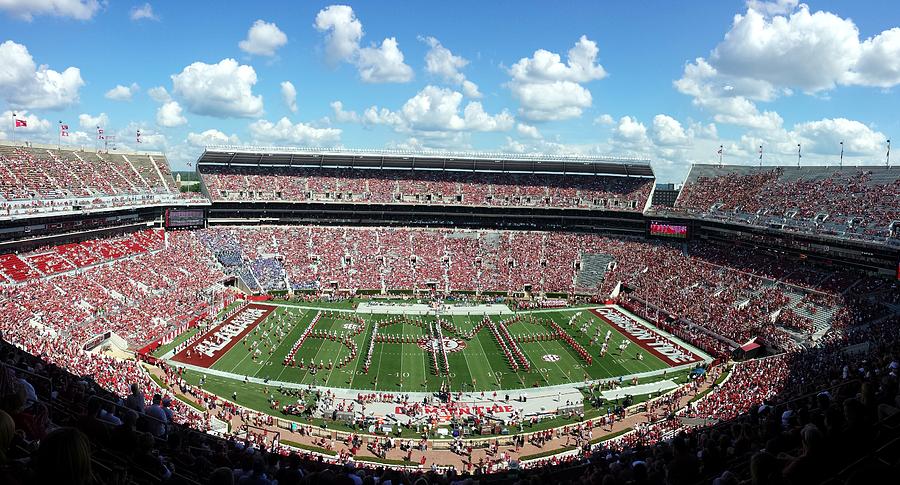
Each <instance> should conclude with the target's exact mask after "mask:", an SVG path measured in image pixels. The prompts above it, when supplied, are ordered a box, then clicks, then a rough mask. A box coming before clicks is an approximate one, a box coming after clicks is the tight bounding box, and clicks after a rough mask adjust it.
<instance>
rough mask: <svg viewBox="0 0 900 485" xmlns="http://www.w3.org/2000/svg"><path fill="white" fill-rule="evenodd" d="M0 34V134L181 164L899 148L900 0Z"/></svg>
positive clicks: (177, 7) (106, 15) (768, 160)
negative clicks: (418, 155) (104, 146)
mask: <svg viewBox="0 0 900 485" xmlns="http://www.w3.org/2000/svg"><path fill="white" fill-rule="evenodd" d="M0 42H2V43H0V66H2V67H0V112H3V114H2V118H0V139H11V138H15V139H16V140H30V141H33V142H46V143H57V140H58V139H60V137H59V136H58V134H59V122H63V123H64V124H66V125H68V127H69V131H68V135H69V136H67V137H64V138H62V142H63V143H64V144H68V145H73V146H80V147H84V148H86V149H94V148H96V147H97V146H98V141H97V127H98V126H100V127H102V128H103V130H104V132H105V133H106V134H108V135H115V137H116V144H117V149H118V150H119V151H132V150H140V151H162V152H164V153H166V155H167V157H168V158H169V160H170V162H171V163H172V165H173V168H174V169H176V170H181V169H186V168H188V167H189V165H188V164H190V163H192V162H194V161H196V159H197V157H198V156H199V154H200V153H201V152H202V151H203V148H204V147H205V146H207V145H255V146H267V147H272V146H282V147H284V146H303V147H344V148H356V149H382V148H389V149H410V150H451V151H487V152H509V153H544V154H580V155H610V156H631V157H641V158H646V159H649V160H651V162H652V164H653V167H654V170H655V172H656V174H657V179H658V181H660V182H675V183H678V182H681V181H682V180H683V179H684V177H685V175H686V174H687V171H688V170H689V168H690V165H691V164H692V163H717V162H718V161H719V157H720V154H719V152H720V147H722V149H721V152H722V154H721V157H722V159H723V160H724V162H725V163H732V164H758V163H760V147H762V163H763V164H765V165H777V164H790V165H794V164H796V163H797V161H798V157H797V155H798V145H799V151H800V154H801V156H802V158H801V159H800V161H801V163H803V164H809V165H825V164H837V163H838V162H839V159H840V153H841V146H842V145H841V142H843V151H844V158H843V161H844V163H846V164H854V165H871V164H875V165H883V164H884V163H885V162H886V155H887V140H888V139H890V137H891V135H892V134H894V136H900V117H898V116H897V112H898V108H900V96H898V94H897V89H898V88H897V85H898V84H900V4H898V3H897V2H896V1H895V0H872V1H854V2H851V1H837V0H832V1H811V2H809V3H806V4H804V3H798V2H797V1H796V0H776V1H771V2H767V1H761V0H749V1H739V0H734V1H726V0H715V1H712V0H711V1H700V0H698V1H690V2H670V1H662V0H660V1H645V2H631V1H619V2H613V1H609V2H606V1H604V2H599V1H584V2H582V1H569V2H536V1H535V2H532V1H524V0H519V1H493V2H469V1H462V0H457V1H454V2H395V1H378V2H357V3H354V4H333V3H329V2H307V1H304V2H294V1H265V2H227V1H226V2H212V1H199V0H198V1H192V2H181V1H155V2H150V3H146V2H126V1H118V0H108V1H103V0H0ZM13 113H15V114H16V116H15V118H19V119H22V120H24V121H25V122H26V123H27V125H28V126H26V127H20V128H14V127H13V126H14V123H13ZM3 120H6V121H3ZM138 130H140V132H141V138H140V139H141V143H137V136H136V134H137V131H138ZM898 140H900V138H898ZM898 155H900V153H898Z"/></svg>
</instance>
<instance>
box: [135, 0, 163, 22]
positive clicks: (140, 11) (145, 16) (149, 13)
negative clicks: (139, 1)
mask: <svg viewBox="0 0 900 485" xmlns="http://www.w3.org/2000/svg"><path fill="white" fill-rule="evenodd" d="M128 16H129V17H130V18H131V20H134V21H138V20H159V17H158V16H157V15H156V13H155V12H153V5H150V4H149V3H145V4H143V5H140V6H134V7H131V13H130V14H129V15H128Z"/></svg>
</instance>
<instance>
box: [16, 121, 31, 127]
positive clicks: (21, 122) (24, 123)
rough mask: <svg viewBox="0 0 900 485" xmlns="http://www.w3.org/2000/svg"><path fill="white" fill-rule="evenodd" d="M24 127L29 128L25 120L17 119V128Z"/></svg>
mask: <svg viewBox="0 0 900 485" xmlns="http://www.w3.org/2000/svg"><path fill="white" fill-rule="evenodd" d="M22 126H28V122H27V121H25V120H20V119H16V128H20V127H22Z"/></svg>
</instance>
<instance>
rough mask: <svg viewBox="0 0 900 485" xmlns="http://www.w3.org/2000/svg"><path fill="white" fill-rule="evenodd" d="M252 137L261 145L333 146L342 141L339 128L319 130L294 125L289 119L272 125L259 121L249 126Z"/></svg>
mask: <svg viewBox="0 0 900 485" xmlns="http://www.w3.org/2000/svg"><path fill="white" fill-rule="evenodd" d="M249 130H250V136H251V137H252V138H253V140H254V141H256V142H259V143H288V144H297V145H308V146H331V145H335V144H337V143H338V142H339V141H340V139H341V130H340V129H339V128H317V127H315V126H312V125H309V124H306V123H296V124H295V123H292V122H291V120H289V119H287V118H281V119H280V120H278V121H276V122H275V123H272V122H271V121H268V120H257V121H254V122H253V123H251V124H250V126H249Z"/></svg>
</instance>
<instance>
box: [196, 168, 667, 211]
mask: <svg viewBox="0 0 900 485" xmlns="http://www.w3.org/2000/svg"><path fill="white" fill-rule="evenodd" d="M201 175H202V177H203V180H204V181H205V183H206V186H207V187H208V189H209V194H210V197H211V198H212V200H214V201H222V200H257V201H265V200H279V201H282V200H283V201H293V202H360V203H370V204H402V203H410V204H411V203H416V204H430V205H447V204H452V205H460V204H462V205H472V206H475V205H483V206H501V207H556V208H577V207H581V208H594V209H605V210H622V211H631V212H640V211H642V210H643V209H644V206H645V205H646V203H647V198H648V196H649V195H650V189H651V187H652V180H650V179H647V178H636V177H613V176H573V175H570V176H565V177H563V176H552V175H532V174H494V173H463V172H435V171H418V170H415V171H408V170H378V171H372V170H358V169H339V170H337V169H301V168H272V167H267V168H263V169H258V168H253V167H225V166H208V165H204V166H201Z"/></svg>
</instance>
